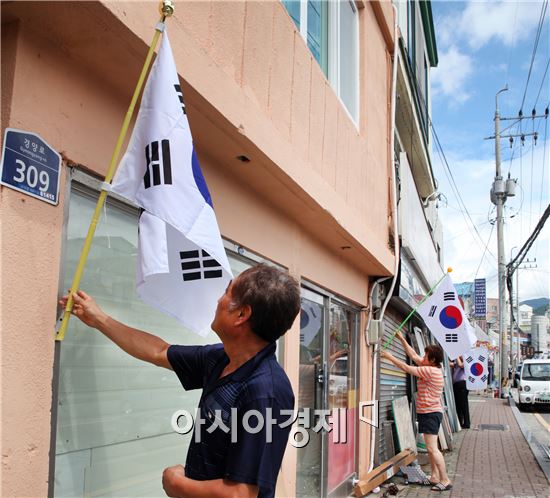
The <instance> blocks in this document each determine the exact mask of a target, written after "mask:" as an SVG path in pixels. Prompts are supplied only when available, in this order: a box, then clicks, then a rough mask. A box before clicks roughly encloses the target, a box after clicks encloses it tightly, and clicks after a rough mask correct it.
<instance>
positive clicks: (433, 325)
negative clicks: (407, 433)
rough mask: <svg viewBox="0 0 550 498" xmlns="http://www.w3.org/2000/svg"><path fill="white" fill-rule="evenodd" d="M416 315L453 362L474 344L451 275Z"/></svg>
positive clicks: (421, 306) (470, 329)
mask: <svg viewBox="0 0 550 498" xmlns="http://www.w3.org/2000/svg"><path fill="white" fill-rule="evenodd" d="M417 313H418V314H419V315H420V316H421V317H422V318H423V320H424V323H425V324H426V326H427V327H428V328H429V329H430V332H431V333H432V334H433V335H434V337H435V338H436V339H437V340H438V341H439V343H440V344H441V347H442V348H443V349H444V351H445V352H446V353H447V355H448V356H449V358H450V359H451V360H454V359H456V358H457V357H458V356H460V355H463V354H464V353H465V352H466V351H468V350H469V349H470V348H471V347H472V346H473V345H474V344H475V342H476V337H475V335H474V333H473V329H472V327H471V326H470V324H469V322H468V320H467V318H466V317H465V316H464V311H463V309H462V304H461V303H460V301H459V299H458V295H457V293H456V289H455V287H454V285H453V282H452V280H451V277H449V275H447V276H446V277H445V278H444V279H443V281H442V282H441V283H440V284H439V286H438V287H437V289H435V291H434V292H433V294H432V295H431V296H430V297H429V298H428V299H426V301H424V302H423V303H422V304H421V305H420V306H419V307H418V309H417Z"/></svg>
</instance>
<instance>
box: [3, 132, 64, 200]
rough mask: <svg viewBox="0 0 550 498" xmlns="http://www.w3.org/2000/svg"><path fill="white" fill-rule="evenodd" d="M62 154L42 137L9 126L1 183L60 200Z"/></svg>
mask: <svg viewBox="0 0 550 498" xmlns="http://www.w3.org/2000/svg"><path fill="white" fill-rule="evenodd" d="M60 170H61V156H60V155H59V154H58V153H57V152H56V151H55V150H54V149H53V148H52V147H50V146H49V145H48V144H47V143H46V142H45V141H44V140H43V139H42V138H41V137H40V136H38V135H36V134H35V133H30V132H27V131H21V130H16V129H14V128H6V133H5V134H4V145H3V147H2V163H1V165H0V183H1V184H2V185H6V186H7V187H10V188H12V189H14V190H18V191H19V192H23V193H24V194H27V195H30V196H32V197H36V198H37V199H40V200H42V201H44V202H48V203H50V204H53V205H57V203H58V202H59V179H60Z"/></svg>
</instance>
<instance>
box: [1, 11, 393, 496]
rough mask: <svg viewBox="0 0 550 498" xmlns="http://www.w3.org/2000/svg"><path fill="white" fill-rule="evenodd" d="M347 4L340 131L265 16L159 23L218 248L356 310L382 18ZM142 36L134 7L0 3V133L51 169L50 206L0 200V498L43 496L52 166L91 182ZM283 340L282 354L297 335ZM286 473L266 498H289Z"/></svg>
mask: <svg viewBox="0 0 550 498" xmlns="http://www.w3.org/2000/svg"><path fill="white" fill-rule="evenodd" d="M359 4H362V5H363V8H362V9H361V10H360V11H359V16H360V40H361V43H360V53H361V66H360V68H361V69H360V71H361V75H360V81H361V85H360V116H361V117H360V121H359V124H358V126H356V125H355V124H354V123H353V121H352V120H351V119H350V118H349V116H348V115H347V113H346V112H345V110H344V109H343V107H342V104H341V103H340V101H339V99H338V97H337V96H336V95H335V93H334V91H333V90H332V88H331V86H330V84H329V83H328V82H327V81H326V79H325V77H324V75H323V74H322V72H321V70H320V68H319V67H318V65H317V63H316V62H315V60H314V59H313V58H312V56H311V54H310V52H309V50H308V49H307V47H306V45H305V43H304V42H303V40H302V39H301V38H300V36H299V34H298V33H297V32H296V30H295V28H294V24H293V23H292V21H291V20H290V18H289V16H288V15H287V13H286V11H285V9H284V7H283V6H282V4H281V3H280V2H277V1H264V2H246V3H244V2H217V1H212V2H181V3H177V5H176V8H177V11H176V14H175V16H174V17H173V18H172V19H170V20H169V21H168V26H169V32H170V40H171V43H172V46H173V49H174V54H175V57H176V62H177V65H178V69H179V71H180V74H181V76H182V83H183V88H184V95H185V97H186V103H187V108H188V114H189V118H190V122H191V126H192V129H193V134H194V137H195V141H196V146H197V149H198V152H199V157H200V160H201V164H202V167H203V171H204V173H205V176H206V179H207V181H208V184H209V187H210V190H211V192H212V196H213V198H214V201H215V205H216V209H217V213H218V220H219V223H220V228H221V231H222V233H223V235H224V236H225V237H227V238H229V239H231V240H234V241H237V242H238V243H239V244H242V245H243V246H246V247H248V248H251V249H253V250H254V251H256V252H258V253H260V254H262V255H264V256H266V257H268V258H270V259H272V260H274V261H277V262H278V263H280V264H283V265H285V266H287V267H288V268H289V269H290V271H291V272H292V273H293V274H295V275H296V276H298V277H302V278H307V279H308V280H310V281H313V282H315V283H317V284H319V285H321V286H323V287H326V288H328V289H331V290H333V291H334V292H337V293H339V294H341V295H342V296H344V297H345V298H347V299H349V300H351V301H354V302H356V303H357V304H358V305H361V306H363V305H365V304H366V301H367V296H368V288H369V277H372V276H380V275H388V274H390V273H391V271H392V268H393V254H392V252H391V251H390V249H389V247H388V237H389V230H390V228H389V223H390V217H391V212H390V211H391V208H390V192H391V185H390V169H389V168H390V161H389V156H388V154H389V130H390V116H389V112H390V107H389V102H390V74H391V64H390V58H389V56H390V51H391V47H389V46H388V39H387V38H388V32H391V31H390V30H389V28H388V26H391V23H392V20H391V7H389V9H390V10H388V4H389V2H380V3H378V2H373V3H372V4H371V3H362V2H359ZM156 21H157V11H156V4H152V3H150V2H144V3H140V2H131V3H130V2H106V3H101V2H60V3H47V2H46V3H43V2H21V3H18V2H15V3H9V2H8V3H6V4H2V118H1V119H2V136H3V132H4V129H5V128H6V127H8V126H9V127H13V128H20V129H23V130H29V131H32V132H34V133H38V134H40V135H41V136H42V137H43V138H45V139H46V140H47V141H48V142H49V143H50V144H51V145H52V146H53V147H55V148H56V149H57V150H58V151H60V152H61V153H62V155H63V157H64V159H65V162H64V166H63V174H62V178H61V186H62V187H61V194H60V203H59V205H58V206H50V205H48V204H45V203H43V202H40V201H38V200H36V199H33V198H30V197H28V196H25V195H23V194H21V193H18V192H16V191H13V190H11V189H9V188H4V187H2V188H1V189H0V212H1V224H0V242H1V245H2V252H1V257H0V282H1V283H0V285H1V293H0V306H1V307H0V310H1V314H0V320H1V322H0V334H1V340H2V353H1V354H2V403H1V406H2V425H1V429H2V460H3V462H2V471H3V476H2V490H1V493H0V494H1V495H2V496H45V495H46V494H47V489H48V469H49V465H50V456H49V451H50V433H51V424H52V420H51V415H50V411H51V403H52V372H53V364H54V340H53V337H54V324H55V320H56V313H57V310H56V301H57V296H58V293H59V289H58V285H59V275H60V269H61V266H62V262H63V255H62V248H63V232H62V229H63V224H64V208H65V207H66V202H65V197H64V188H65V186H66V181H65V179H66V166H67V165H68V164H72V165H78V166H79V167H82V168H84V169H87V170H90V171H91V172H94V173H96V174H99V175H103V174H105V171H106V165H107V164H108V162H109V159H110V155H111V153H112V149H113V147H114V142H115V140H116V136H117V134H118V130H119V127H120V124H121V122H122V118H123V116H124V113H125V112H126V107H127V105H128V102H129V100H130V96H131V93H132V91H133V86H134V84H135V81H136V79H137V75H138V73H139V70H140V68H141V64H142V61H143V59H144V56H145V53H146V50H147V45H148V44H149V43H150V40H151V38H152V35H153V27H154V24H155V22H156ZM381 22H382V25H381V24H380V23H381ZM384 22H385V24H384ZM241 154H244V155H246V156H247V157H249V158H250V160H251V161H250V162H249V163H246V164H245V163H241V162H239V161H237V160H236V159H235V157H236V156H238V155H241ZM343 247H349V249H342V248H343ZM286 343H287V344H288V345H289V346H292V345H296V344H298V343H299V326H298V324H295V325H294V327H293V329H292V330H291V331H290V332H289V334H288V335H287V338H286ZM361 344H362V343H361ZM362 346H363V347H362V349H361V351H360V355H361V358H362V360H363V361H361V387H360V392H359V395H360V396H361V397H363V399H368V396H367V395H368V392H369V390H370V383H371V382H370V378H371V374H372V372H371V371H370V369H369V367H370V363H369V361H370V360H369V356H370V355H369V353H368V351H367V349H366V348H365V347H364V345H363V344H362ZM298 364H299V358H298V348H297V347H287V348H285V367H286V369H287V372H288V373H289V376H290V378H291V380H292V382H293V383H294V384H295V387H296V383H297V379H298ZM54 423H55V422H54ZM361 431H362V432H361V436H360V441H361V442H360V443H359V444H360V446H361V448H362V449H361V452H360V453H361V457H360V468H361V469H366V466H367V459H368V451H369V444H368V435H369V429H368V428H363V427H362V428H361ZM295 458H296V455H295V452H293V451H289V452H287V455H286V457H285V463H284V468H283V475H282V479H280V482H279V494H280V495H281V496H291V495H292V493H293V492H294V479H295V470H294V468H295ZM29 476H32V478H29Z"/></svg>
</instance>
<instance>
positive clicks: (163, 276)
mask: <svg viewBox="0 0 550 498" xmlns="http://www.w3.org/2000/svg"><path fill="white" fill-rule="evenodd" d="M112 190H113V191H114V192H116V193H117V194H119V195H122V196H123V197H125V198H127V199H129V200H130V201H132V202H134V203H135V204H137V205H138V206H140V207H141V208H143V210H144V211H143V212H142V214H141V216H140V221H139V247H138V270H137V292H138V294H139V296H140V297H141V298H142V299H143V301H145V302H146V303H148V304H150V305H152V306H154V307H156V308H158V309H160V310H161V311H164V312H166V313H168V314H170V315H172V316H174V317H175V318H177V319H178V320H179V321H180V322H181V323H182V324H183V325H185V326H186V327H188V328H190V329H191V330H193V331H195V332H197V333H198V334H200V335H206V334H207V333H208V331H209V330H210V323H211V321H212V318H213V317H214V313H215V310H216V304H217V300H218V298H219V297H220V296H221V295H222V294H223V293H224V291H225V288H226V287H227V285H228V284H229V282H230V280H231V278H232V274H231V268H230V266H229V261H228V259H227V255H226V253H225V249H224V247H223V242H222V239H221V235H220V231H219V228H218V223H217V221H216V215H215V214H214V208H213V204H212V198H211V197H210V192H209V191H208V187H207V185H206V181H205V179H204V177H203V175H202V172H201V168H200V165H199V161H198V158H197V155H196V154H195V149H194V147H193V139H192V137H191V131H190V129H189V122H188V120H187V115H186V112H185V104H184V101H183V95H182V90H181V87H180V84H179V78H178V73H177V71H176V65H175V63H174V57H173V55H172V49H171V48H170V42H169V41H168V34H167V33H166V32H164V35H163V38H162V45H161V48H160V50H159V53H158V56H157V58H156V60H155V63H154V65H153V68H152V69H151V74H150V75H149V79H148V81H147V85H146V86H145V90H144V92H143V98H142V100H141V107H140V110H139V114H138V117H137V121H136V125H135V128H134V132H133V134H132V137H131V139H130V142H129V145H128V149H127V151H126V154H125V155H124V157H123V158H122V161H121V163H120V166H119V168H118V171H117V174H116V176H115V178H114V180H113V185H112Z"/></svg>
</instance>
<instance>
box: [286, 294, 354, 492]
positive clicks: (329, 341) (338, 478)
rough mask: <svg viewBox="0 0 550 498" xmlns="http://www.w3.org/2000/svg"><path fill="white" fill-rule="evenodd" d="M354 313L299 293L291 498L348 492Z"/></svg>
mask: <svg viewBox="0 0 550 498" xmlns="http://www.w3.org/2000/svg"><path fill="white" fill-rule="evenodd" d="M358 323H359V312H358V311H357V310H354V309H353V308H351V307H349V306H346V305H344V304H342V303H340V302H338V301H336V300H335V299H334V298H332V297H331V296H327V295H323V294H321V293H320V292H319V293H318V292H314V291H312V290H310V289H305V288H302V309H301V315H300V378H299V392H298V403H297V404H298V410H299V413H300V414H301V418H299V419H298V424H299V426H301V427H303V428H304V429H305V434H304V438H305V439H306V440H307V444H304V445H303V446H302V447H299V448H298V459H297V460H298V463H297V476H296V496H298V497H304V498H305V497H307V498H310V497H316V498H318V497H326V496H330V497H339V496H342V497H344V496H348V495H349V494H350V492H351V491H352V485H351V482H352V478H353V476H354V473H355V468H356V458H355V454H356V445H355V436H356V424H357V420H358V418H357V417H358V414H357V403H356V396H355V392H356V370H357V361H356V355H357V329H358Z"/></svg>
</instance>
